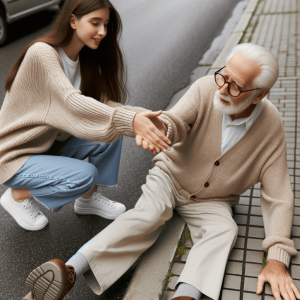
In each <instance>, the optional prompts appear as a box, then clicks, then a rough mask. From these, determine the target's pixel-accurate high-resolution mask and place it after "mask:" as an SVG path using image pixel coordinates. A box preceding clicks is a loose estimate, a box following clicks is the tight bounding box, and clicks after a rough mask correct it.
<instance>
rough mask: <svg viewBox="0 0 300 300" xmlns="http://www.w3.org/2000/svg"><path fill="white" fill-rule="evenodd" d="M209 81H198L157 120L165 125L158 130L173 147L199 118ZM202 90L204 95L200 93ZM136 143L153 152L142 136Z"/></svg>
mask: <svg viewBox="0 0 300 300" xmlns="http://www.w3.org/2000/svg"><path fill="white" fill-rule="evenodd" d="M209 80H210V79H209V78H208V77H207V76H206V77H203V78H201V79H199V80H197V81H196V82H195V83H194V84H193V85H192V86H191V87H190V89H189V90H188V91H187V92H186V93H185V94H184V95H183V97H182V98H181V99H180V100H179V101H178V102H177V103H176V105H175V106H174V107H172V108H171V109H170V110H169V111H163V113H162V114H161V115H160V116H159V117H158V118H157V119H160V120H162V121H163V123H164V124H163V126H160V128H158V129H159V130H160V131H161V132H163V133H164V134H165V135H166V136H167V137H168V138H169V139H170V140H171V145H173V144H175V143H179V142H183V141H184V140H185V138H186V136H187V134H188V132H189V131H190V129H191V127H192V126H193V123H194V122H195V120H196V118H197V117H198V116H199V112H200V111H201V103H202V101H201V99H200V98H201V96H202V94H203V92H204V93H205V90H206V87H207V82H208V81H209ZM200 89H201V91H202V93H201V92H200ZM202 97H203V96H202ZM204 100H207V99H204ZM154 124H155V125H156V126H158V125H159V124H156V123H154ZM136 143H137V145H138V146H139V147H141V146H143V148H144V149H145V150H147V149H149V150H152V148H151V144H150V143H149V142H148V141H146V140H145V139H143V138H141V137H140V136H136ZM151 152H152V153H153V154H155V153H156V152H155V151H154V152H153V151H151Z"/></svg>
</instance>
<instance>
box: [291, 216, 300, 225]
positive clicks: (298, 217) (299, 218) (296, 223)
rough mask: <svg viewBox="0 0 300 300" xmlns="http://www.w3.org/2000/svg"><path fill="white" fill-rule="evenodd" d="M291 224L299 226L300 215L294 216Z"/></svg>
mask: <svg viewBox="0 0 300 300" xmlns="http://www.w3.org/2000/svg"><path fill="white" fill-rule="evenodd" d="M293 224H294V225H297V226H300V216H294V220H293Z"/></svg>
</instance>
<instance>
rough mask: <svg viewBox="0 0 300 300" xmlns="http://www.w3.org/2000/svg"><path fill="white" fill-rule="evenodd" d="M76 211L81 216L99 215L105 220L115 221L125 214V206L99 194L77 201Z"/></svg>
mask: <svg viewBox="0 0 300 300" xmlns="http://www.w3.org/2000/svg"><path fill="white" fill-rule="evenodd" d="M74 210H75V212H76V213H77V214H80V215H97V216H100V217H103V218H105V219H109V220H114V219H116V218H117V217H118V216H119V215H121V214H122V213H123V212H125V210H126V207H125V205H123V204H121V203H119V202H114V201H111V200H109V199H107V198H106V197H104V196H102V195H101V194H100V192H99V188H98V189H97V192H95V193H93V195H92V197H91V198H90V199H83V198H82V197H80V198H78V199H76V200H75V205H74Z"/></svg>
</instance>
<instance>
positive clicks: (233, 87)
mask: <svg viewBox="0 0 300 300" xmlns="http://www.w3.org/2000/svg"><path fill="white" fill-rule="evenodd" d="M225 67H226V66H225ZM225 67H223V68H221V69H220V70H218V71H216V72H215V82H216V84H217V85H218V86H219V87H223V86H224V85H225V83H228V86H227V90H228V94H229V95H231V96H232V97H238V96H239V95H240V94H241V93H246V92H250V91H254V90H261V88H257V89H252V90H247V91H241V90H240V88H239V87H238V86H237V84H236V83H234V82H228V81H226V79H225V77H224V76H223V75H222V74H220V73H219V72H220V71H221V70H223V69H224V68H225Z"/></svg>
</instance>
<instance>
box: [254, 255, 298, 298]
mask: <svg viewBox="0 0 300 300" xmlns="http://www.w3.org/2000/svg"><path fill="white" fill-rule="evenodd" d="M265 282H269V283H270V285H271V289H272V293H273V296H274V298H275V300H281V297H280V295H282V297H283V299H284V300H296V299H300V293H299V291H298V289H297V287H296V286H295V285H294V283H293V280H292V278H291V276H290V275H289V273H288V272H287V270H286V268H285V265H284V263H282V262H280V261H277V260H274V259H270V260H268V262H267V264H266V266H265V267H264V268H263V269H262V271H261V273H260V274H259V276H258V282H257V286H256V294H261V292H262V291H263V287H264V283H265Z"/></svg>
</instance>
